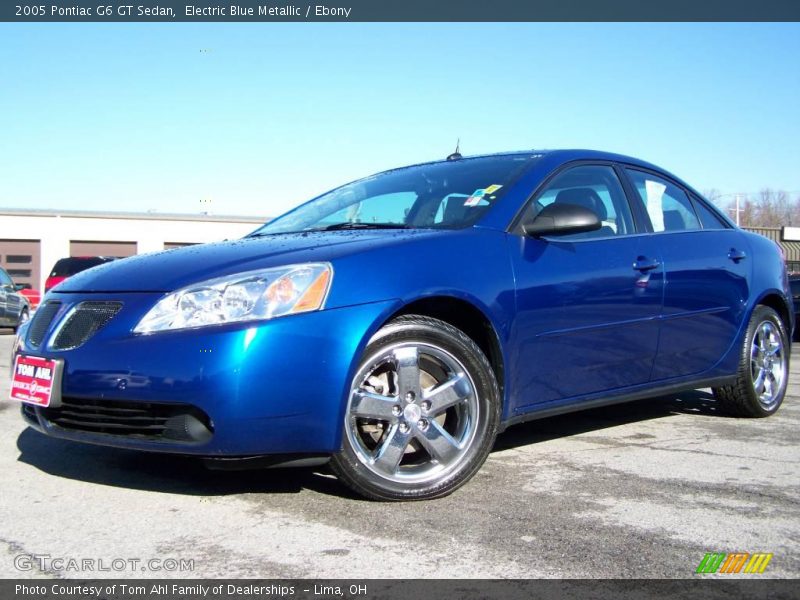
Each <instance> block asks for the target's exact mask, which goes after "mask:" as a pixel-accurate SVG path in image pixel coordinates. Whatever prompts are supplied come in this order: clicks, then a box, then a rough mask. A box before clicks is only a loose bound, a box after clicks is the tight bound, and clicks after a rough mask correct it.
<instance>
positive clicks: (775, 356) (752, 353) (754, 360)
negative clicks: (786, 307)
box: [713, 306, 789, 417]
mask: <svg viewBox="0 0 800 600" xmlns="http://www.w3.org/2000/svg"><path fill="white" fill-rule="evenodd" d="M788 379H789V338H788V334H787V332H786V326H785V325H784V323H783V321H782V320H781V318H780V317H779V316H778V313H776V312H775V311H774V310H773V309H771V308H769V307H768V306H757V307H756V309H755V310H754V311H753V316H752V317H750V323H749V324H748V327H747V335H745V339H744V345H743V346H742V350H741V354H740V356H739V370H738V372H737V376H736V383H735V384H734V385H730V386H725V387H720V388H714V390H713V392H714V397H715V398H716V399H717V401H718V402H719V403H720V406H721V407H722V408H723V409H724V410H725V411H726V412H727V413H729V414H732V415H736V416H742V417H768V416H770V415H772V414H774V413H775V412H776V411H777V410H778V408H779V407H780V405H781V403H782V402H783V397H784V394H786V385H787V382H788Z"/></svg>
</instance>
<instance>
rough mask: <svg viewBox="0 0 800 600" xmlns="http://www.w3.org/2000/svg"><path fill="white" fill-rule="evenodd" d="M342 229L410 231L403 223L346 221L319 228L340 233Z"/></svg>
mask: <svg viewBox="0 0 800 600" xmlns="http://www.w3.org/2000/svg"><path fill="white" fill-rule="evenodd" d="M342 229H408V225H403V224H402V223H357V222H352V221H345V222H344V223H334V224H333V225H328V226H326V227H319V228H318V230H320V231H338V230H342Z"/></svg>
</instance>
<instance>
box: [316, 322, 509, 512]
mask: <svg viewBox="0 0 800 600" xmlns="http://www.w3.org/2000/svg"><path fill="white" fill-rule="evenodd" d="M431 382H432V383H431ZM442 384H446V385H442ZM434 391H437V392H438V393H434ZM500 404H501V403H500V392H499V390H498V386H497V381H496V380H495V377H494V373H493V371H492V367H491V365H490V364H489V361H488V360H487V359H486V356H484V354H483V352H481V350H480V348H478V346H477V345H476V344H475V342H473V341H472V339H470V338H469V337H468V336H467V335H465V334H464V333H463V332H462V331H460V330H458V329H456V328H455V327H453V326H451V325H449V324H447V323H445V322H443V321H439V320H438V319H432V318H429V317H424V316H419V315H406V316H402V317H399V318H397V319H395V320H393V321H391V322H390V323H388V324H387V325H385V326H384V327H383V328H382V329H381V330H380V331H378V333H377V334H376V335H375V336H374V337H373V338H372V339H371V340H370V342H369V344H368V345H367V348H366V350H365V352H364V355H363V357H362V359H361V362H360V364H359V368H358V371H357V373H356V375H355V377H354V379H353V382H352V384H351V393H350V397H349V399H348V403H347V409H346V411H345V418H344V424H343V425H344V430H343V432H342V449H341V450H340V451H339V452H338V453H337V454H335V455H334V456H333V459H332V461H331V467H332V469H333V471H334V473H335V474H336V475H337V476H338V477H339V479H340V480H341V481H342V482H344V483H345V484H346V485H347V486H348V487H350V488H351V489H352V490H353V491H355V492H356V493H358V494H360V495H362V496H365V497H367V498H371V499H374V500H423V499H430V498H438V497H441V496H446V495H447V494H450V493H451V492H453V491H454V490H456V489H457V488H458V487H460V486H461V485H463V484H464V483H466V482H467V481H468V480H469V479H470V478H471V477H472V476H473V475H474V474H475V473H476V472H477V471H478V469H479V468H480V467H481V465H482V464H483V463H484V461H485V460H486V457H487V455H488V454H489V451H490V450H491V449H492V446H493V445H494V440H495V437H496V435H497V430H498V427H499V423H500ZM367 415H368V416H367ZM443 432H444V433H443ZM445 434H446V435H445Z"/></svg>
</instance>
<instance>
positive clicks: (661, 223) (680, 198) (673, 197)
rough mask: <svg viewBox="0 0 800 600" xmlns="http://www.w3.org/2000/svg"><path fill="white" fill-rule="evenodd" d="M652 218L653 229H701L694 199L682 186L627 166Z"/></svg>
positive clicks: (629, 174) (627, 170) (646, 210)
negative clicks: (693, 203)
mask: <svg viewBox="0 0 800 600" xmlns="http://www.w3.org/2000/svg"><path fill="white" fill-rule="evenodd" d="M625 171H626V172H627V173H628V176H629V177H630V178H631V182H632V183H633V186H634V187H635V188H636V191H637V192H638V193H639V199H640V200H641V202H642V204H643V205H644V209H645V212H647V215H648V216H649V217H650V223H652V225H653V231H687V230H691V229H700V220H699V219H698V218H697V215H696V214H695V212H694V207H693V206H692V201H691V200H690V199H689V196H687V195H686V192H684V191H683V190H682V189H681V188H679V187H678V186H677V185H675V184H674V183H672V182H670V181H667V180H666V179H663V178H661V177H658V176H656V175H653V174H651V173H645V172H644V171H637V170H636V169H625Z"/></svg>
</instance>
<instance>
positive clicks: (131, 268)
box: [55, 229, 445, 293]
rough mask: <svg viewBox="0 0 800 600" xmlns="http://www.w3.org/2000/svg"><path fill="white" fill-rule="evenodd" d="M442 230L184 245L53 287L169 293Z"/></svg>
mask: <svg viewBox="0 0 800 600" xmlns="http://www.w3.org/2000/svg"><path fill="white" fill-rule="evenodd" d="M444 233H445V232H443V231H440V230H439V231H437V230H424V229H414V230H401V229H398V230H395V229H391V230H358V231H314V232H304V233H292V234H277V235H270V236H264V237H252V238H242V239H239V240H233V241H226V242H219V243H215V244H202V245H197V246H188V247H185V248H178V249H175V250H168V251H165V252H157V253H153V254H141V255H138V256H132V257H130V258H125V259H122V260H116V261H113V262H110V263H107V264H104V265H100V266H98V267H94V268H91V269H88V270H86V271H83V272H81V273H78V274H77V275H74V276H72V277H70V278H68V279H66V280H65V281H64V282H63V283H61V284H60V285H59V286H58V287H57V288H56V289H55V291H57V292H59V293H62V292H64V293H78V292H79V293H87V292H97V293H101V292H171V291H174V290H176V289H179V288H181V287H184V286H186V285H191V284H193V283H197V282H201V281H204V280H206V279H212V278H214V277H222V276H224V275H229V274H234V273H241V272H243V271H250V270H253V269H264V268H269V267H276V266H281V265H289V264H295V263H303V262H312V261H313V262H321V261H333V260H335V259H336V258H338V257H340V256H344V255H349V254H353V253H355V252H364V251H367V250H370V249H372V248H378V247H384V246H387V245H392V244H403V243H407V242H408V241H410V240H412V239H413V238H418V237H430V236H437V235H442V234H444Z"/></svg>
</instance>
